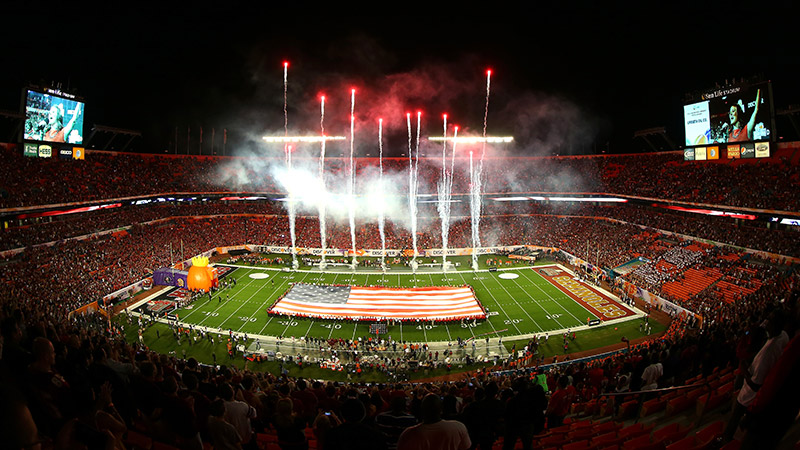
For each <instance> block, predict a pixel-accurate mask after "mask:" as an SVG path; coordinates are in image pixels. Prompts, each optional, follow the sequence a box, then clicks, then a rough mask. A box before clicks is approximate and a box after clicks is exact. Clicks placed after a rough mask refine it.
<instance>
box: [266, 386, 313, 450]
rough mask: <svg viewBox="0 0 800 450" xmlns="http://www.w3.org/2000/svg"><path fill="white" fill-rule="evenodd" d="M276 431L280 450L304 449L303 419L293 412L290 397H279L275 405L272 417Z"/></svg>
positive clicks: (304, 426) (305, 444) (306, 446)
mask: <svg viewBox="0 0 800 450" xmlns="http://www.w3.org/2000/svg"><path fill="white" fill-rule="evenodd" d="M272 423H273V425H275V430H276V431H277V432H278V444H279V445H280V447H281V449H282V450H306V449H308V442H307V441H306V434H305V428H306V423H305V420H304V419H303V418H302V417H300V416H299V415H298V414H295V412H294V405H293V402H292V400H291V399H289V398H281V399H280V400H278V402H277V404H276V405H275V416H274V417H273V419H272Z"/></svg>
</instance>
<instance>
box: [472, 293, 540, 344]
mask: <svg viewBox="0 0 800 450" xmlns="http://www.w3.org/2000/svg"><path fill="white" fill-rule="evenodd" d="M478 281H480V283H481V285H483V289H484V290H486V292H488V293H489V296H490V297H492V300H494V302H495V303H497V306H498V307H499V308H500V309H501V310H502V311H503V314H505V315H506V317H508V318H509V319H510V318H511V317H510V316H509V315H508V313H507V312H506V310H505V308H503V305H501V304H500V302H498V301H497V298H496V297H495V296H494V294H492V291H491V290H489V288H487V287H486V284H485V283H484V282H483V280H478ZM506 293H508V291H506ZM515 303H516V302H515ZM517 306H519V304H517ZM526 314H527V313H526ZM528 317H530V316H528ZM531 320H533V319H531ZM533 323H536V322H533ZM511 325H514V328H516V330H517V333H522V331H521V330H520V329H519V327H517V324H515V323H512V324H511Z"/></svg>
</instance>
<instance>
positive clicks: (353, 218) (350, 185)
mask: <svg viewBox="0 0 800 450" xmlns="http://www.w3.org/2000/svg"><path fill="white" fill-rule="evenodd" d="M355 107H356V90H355V89H353V90H351V91H350V182H349V183H348V194H349V197H350V242H351V244H352V250H353V269H355V267H356V264H357V263H358V261H357V260H356V209H355V201H356V200H355V187H356V186H355V184H356V167H355V166H354V165H353V149H354V142H353V141H355V135H354V130H355V120H356V116H355V114H354V111H355Z"/></svg>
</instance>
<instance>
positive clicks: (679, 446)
mask: <svg viewBox="0 0 800 450" xmlns="http://www.w3.org/2000/svg"><path fill="white" fill-rule="evenodd" d="M694 443H695V439H694V436H686V437H685V438H683V439H681V440H679V441H677V442H675V443H672V444H670V445H668V446H667V447H666V450H691V449H694Z"/></svg>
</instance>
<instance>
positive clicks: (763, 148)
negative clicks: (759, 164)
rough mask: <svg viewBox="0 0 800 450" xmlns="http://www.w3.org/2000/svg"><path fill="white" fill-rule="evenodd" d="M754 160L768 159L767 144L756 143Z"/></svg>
mask: <svg viewBox="0 0 800 450" xmlns="http://www.w3.org/2000/svg"><path fill="white" fill-rule="evenodd" d="M756 158H769V142H756Z"/></svg>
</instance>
